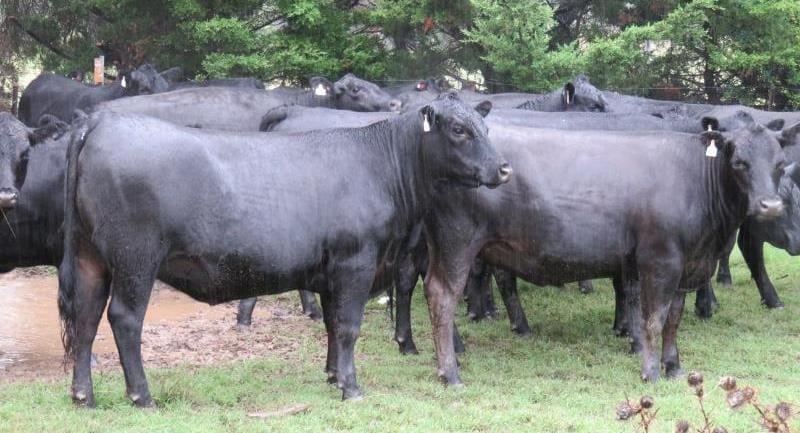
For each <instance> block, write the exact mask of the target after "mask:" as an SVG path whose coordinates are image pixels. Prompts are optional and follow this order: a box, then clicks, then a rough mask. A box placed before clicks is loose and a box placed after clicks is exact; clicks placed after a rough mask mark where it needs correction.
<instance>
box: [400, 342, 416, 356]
mask: <svg viewBox="0 0 800 433" xmlns="http://www.w3.org/2000/svg"><path fill="white" fill-rule="evenodd" d="M397 344H398V345H399V347H400V354H401V355H419V351H417V346H416V345H415V344H414V342H413V341H404V342H398V343H397Z"/></svg>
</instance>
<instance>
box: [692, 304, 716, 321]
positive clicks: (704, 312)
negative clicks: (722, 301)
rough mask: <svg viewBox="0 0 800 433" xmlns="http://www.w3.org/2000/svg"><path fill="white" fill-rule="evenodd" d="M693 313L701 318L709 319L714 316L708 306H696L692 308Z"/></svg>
mask: <svg viewBox="0 0 800 433" xmlns="http://www.w3.org/2000/svg"><path fill="white" fill-rule="evenodd" d="M694 314H695V315H696V316H697V317H699V318H701V319H710V318H711V317H713V316H714V310H713V308H708V307H697V308H695V309H694Z"/></svg>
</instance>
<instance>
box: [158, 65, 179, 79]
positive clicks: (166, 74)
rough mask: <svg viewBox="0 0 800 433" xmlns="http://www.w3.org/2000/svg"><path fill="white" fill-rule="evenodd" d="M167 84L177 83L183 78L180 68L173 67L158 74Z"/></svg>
mask: <svg viewBox="0 0 800 433" xmlns="http://www.w3.org/2000/svg"><path fill="white" fill-rule="evenodd" d="M159 75H161V78H163V79H164V80H165V81H166V82H167V83H177V82H178V81H180V80H181V78H182V77H183V69H181V67H180V66H174V67H172V68H169V69H167V70H164V71H161V72H160V73H159Z"/></svg>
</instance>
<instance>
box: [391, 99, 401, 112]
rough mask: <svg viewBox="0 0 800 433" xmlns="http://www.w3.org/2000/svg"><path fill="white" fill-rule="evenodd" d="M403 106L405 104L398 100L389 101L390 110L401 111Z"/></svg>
mask: <svg viewBox="0 0 800 433" xmlns="http://www.w3.org/2000/svg"><path fill="white" fill-rule="evenodd" d="M402 106H403V103H402V102H401V101H399V100H397V99H392V100H391V101H389V109H391V110H392V111H399V110H400V108H401V107H402Z"/></svg>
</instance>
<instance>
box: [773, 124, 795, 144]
mask: <svg viewBox="0 0 800 433" xmlns="http://www.w3.org/2000/svg"><path fill="white" fill-rule="evenodd" d="M799 134H800V123H796V124H794V125H792V126H790V127H788V128H786V129H784V130H783V131H781V133H780V134H778V142H779V143H780V144H781V147H786V146H794V145H797V144H798V139H797V138H798V137H797V136H798V135H799Z"/></svg>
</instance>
